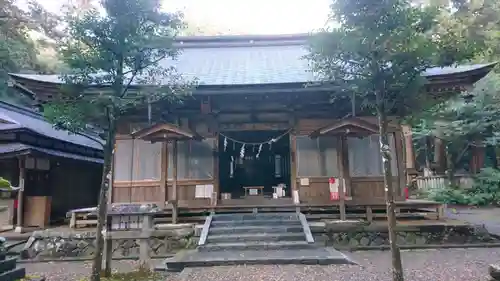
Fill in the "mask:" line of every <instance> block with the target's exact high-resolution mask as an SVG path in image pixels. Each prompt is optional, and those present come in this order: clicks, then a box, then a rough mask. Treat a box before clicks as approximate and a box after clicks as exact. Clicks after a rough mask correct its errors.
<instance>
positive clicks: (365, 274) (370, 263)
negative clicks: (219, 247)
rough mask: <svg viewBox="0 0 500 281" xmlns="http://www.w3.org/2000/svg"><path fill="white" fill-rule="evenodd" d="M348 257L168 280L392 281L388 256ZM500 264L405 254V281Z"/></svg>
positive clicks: (67, 271) (476, 256)
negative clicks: (340, 260) (341, 261)
mask: <svg viewBox="0 0 500 281" xmlns="http://www.w3.org/2000/svg"><path fill="white" fill-rule="evenodd" d="M349 256H350V257H351V258H353V259H354V260H355V261H357V262H358V263H359V264H360V266H346V265H331V266H306V265H283V266H275V265H269V266H234V267H233V266H227V267H212V268H192V269H186V270H185V271H184V272H183V273H181V274H179V275H175V274H172V275H169V276H167V277H165V280H166V281H183V280H186V281H188V280H189V281H226V280H227V281H254V280H255V281H263V280H265V281H285V280H286V281H302V280H304V281H306V280H307V281H310V280H315V281H327V280H328V281H358V280H359V281H372V280H373V281H375V280H377V281H378V280H390V276H391V274H390V264H391V262H390V253H389V252H378V251H368V252H355V253H350V254H349ZM499 261H500V249H447V250H425V251H424V250H422V251H404V252H403V263H404V268H405V277H406V279H405V280H407V281H441V280H443V281H445V280H446V281H447V280H450V281H452V280H453V281H487V280H489V278H488V276H487V267H488V265H489V264H490V263H495V262H499ZM135 265H136V263H134V262H130V261H121V262H115V263H114V269H116V270H119V271H127V270H131V269H133V268H134V266H135ZM24 266H25V267H26V269H27V271H28V274H32V275H45V276H46V277H47V278H48V280H50V281H62V280H81V279H82V277H84V276H85V275H86V274H88V272H89V267H90V265H89V264H88V263H33V264H24Z"/></svg>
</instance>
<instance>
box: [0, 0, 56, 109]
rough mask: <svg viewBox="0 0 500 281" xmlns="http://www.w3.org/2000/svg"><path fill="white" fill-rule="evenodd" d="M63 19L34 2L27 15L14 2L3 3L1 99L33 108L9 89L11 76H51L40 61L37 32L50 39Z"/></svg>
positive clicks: (0, 14) (0, 1)
mask: <svg viewBox="0 0 500 281" xmlns="http://www.w3.org/2000/svg"><path fill="white" fill-rule="evenodd" d="M59 20H60V19H59V17H57V16H55V15H54V14H51V13H48V12H47V11H45V10H44V9H43V8H42V7H41V6H40V5H39V4H38V3H37V2H36V1H30V2H29V5H28V9H27V11H25V10H23V9H21V8H19V7H18V6H16V5H15V1H13V0H0V98H2V99H3V100H8V101H11V102H15V103H21V104H28V105H29V104H30V102H31V100H30V99H29V98H23V96H20V95H19V94H18V93H16V92H15V91H13V90H12V89H9V88H8V87H7V81H8V75H7V74H8V73H9V72H26V71H31V72H44V73H46V72H50V70H51V68H50V67H48V66H47V64H46V63H45V62H44V61H41V60H40V57H39V56H38V55H39V51H40V50H41V49H42V46H41V43H42V42H41V41H39V40H35V39H34V38H33V37H32V36H31V35H32V33H33V32H37V33H39V34H43V36H44V37H47V38H50V37H53V36H54V35H55V33H56V32H55V31H56V30H57V29H55V28H54V27H55V26H56V25H58V24H59Z"/></svg>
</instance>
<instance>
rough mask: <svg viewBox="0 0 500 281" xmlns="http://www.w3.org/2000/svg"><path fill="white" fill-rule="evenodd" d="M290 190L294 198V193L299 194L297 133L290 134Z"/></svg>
mask: <svg viewBox="0 0 500 281" xmlns="http://www.w3.org/2000/svg"><path fill="white" fill-rule="evenodd" d="M290 185H291V188H290V190H291V191H292V194H291V196H293V193H294V191H297V193H299V192H298V191H299V189H298V186H297V136H296V135H295V133H293V132H292V133H290Z"/></svg>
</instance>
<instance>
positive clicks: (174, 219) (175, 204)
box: [172, 140, 178, 223]
mask: <svg viewBox="0 0 500 281" xmlns="http://www.w3.org/2000/svg"><path fill="white" fill-rule="evenodd" d="M172 146H173V148H172V157H173V164H174V166H173V167H172V178H173V182H172V223H177V215H178V213H177V211H178V209H177V208H178V199H177V165H178V159H177V140H174V141H173V144H172Z"/></svg>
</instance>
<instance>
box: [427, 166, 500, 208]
mask: <svg viewBox="0 0 500 281" xmlns="http://www.w3.org/2000/svg"><path fill="white" fill-rule="evenodd" d="M426 194H427V197H428V198H429V199H432V200H435V201H437V202H442V203H446V204H457V205H471V206H487V205H500V170H497V169H493V168H484V169H482V170H481V172H480V173H478V174H477V175H476V176H475V177H474V184H473V186H472V188H471V189H462V188H459V187H455V186H449V187H447V188H443V189H434V190H428V191H426Z"/></svg>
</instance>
